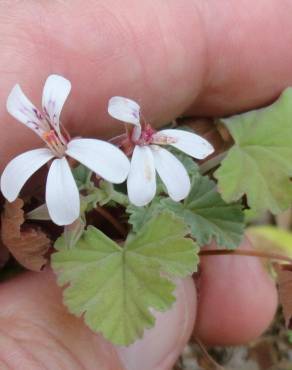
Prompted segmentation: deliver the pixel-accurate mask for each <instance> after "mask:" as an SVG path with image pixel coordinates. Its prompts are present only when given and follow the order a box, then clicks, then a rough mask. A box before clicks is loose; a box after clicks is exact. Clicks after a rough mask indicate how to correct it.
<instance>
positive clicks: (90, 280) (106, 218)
mask: <svg viewBox="0 0 292 370" xmlns="http://www.w3.org/2000/svg"><path fill="white" fill-rule="evenodd" d="M70 90H71V83H70V82H69V81H68V80H67V79H65V78H64V77H61V76H58V75H51V76H49V77H48V79H47V80H46V82H45V85H44V89H43V96H42V108H41V109H37V108H36V107H35V106H34V105H33V104H32V103H31V102H30V100H29V99H28V98H27V97H26V96H25V94H24V93H23V92H22V90H21V88H20V86H19V85H15V87H14V88H13V89H12V91H11V93H10V95H9V96H8V100H7V110H8V112H9V113H10V114H11V115H12V116H13V117H14V118H16V119H17V120H18V121H20V122H21V123H23V124H24V125H25V126H27V127H28V128H30V129H31V130H32V131H33V132H34V133H35V134H37V135H38V136H39V137H40V139H41V140H42V141H43V143H44V144H45V147H43V148H40V149H33V150H30V151H27V152H25V153H22V154H20V155H18V156H17V157H15V158H14V159H12V160H11V161H10V162H9V163H8V164H7V166H6V167H5V169H4V171H3V173H2V176H1V191H2V194H3V196H4V197H5V198H6V203H5V209H4V211H3V214H2V219H3V220H4V221H5V220H7V218H9V217H10V218H11V212H12V211H11V212H10V216H9V212H7V209H10V210H13V209H15V207H16V208H17V206H15V204H16V202H17V201H18V200H19V199H17V198H18V197H20V193H21V191H22V188H25V187H26V186H25V184H26V182H27V181H28V179H29V178H30V177H31V176H33V174H35V173H36V172H37V171H38V170H39V169H40V168H41V167H42V166H44V165H47V167H48V174H47V180H46V184H45V187H43V188H44V191H43V192H42V194H41V196H39V195H38V196H36V194H31V193H30V194H29V196H26V197H25V198H23V199H24V200H23V202H24V207H23V208H24V210H25V220H22V221H21V222H25V223H26V224H29V225H31V222H32V220H33V222H34V223H38V221H37V220H41V221H42V222H39V223H38V230H39V228H40V227H41V228H42V232H46V233H47V236H48V237H49V238H50V240H51V246H50V252H52V253H50V258H49V262H48V263H49V264H50V265H51V267H52V268H53V270H54V271H55V273H56V275H57V280H58V284H59V285H61V286H65V288H64V290H63V296H64V304H65V305H66V306H67V307H68V309H69V311H70V312H71V313H73V314H75V315H77V316H82V317H83V319H84V321H85V323H86V324H87V325H88V326H89V327H90V328H91V329H92V330H93V331H96V332H100V333H102V334H103V336H104V337H105V338H107V339H108V340H110V341H111V342H112V343H115V344H117V345H130V344H131V343H133V342H134V341H135V340H136V339H137V338H140V337H142V336H143V333H144V331H145V330H146V329H149V328H151V327H152V326H154V325H155V318H154V314H153V311H165V310H168V309H169V308H171V306H172V305H173V303H174V302H175V284H174V279H177V278H183V277H186V276H188V275H191V274H193V273H194V272H196V271H197V270H198V266H199V262H200V260H199V257H200V255H210V254H224V253H226V254H231V253H233V254H249V255H254V256H262V257H267V258H270V259H273V260H274V259H278V260H280V261H286V262H287V261H288V262H290V263H291V261H290V259H289V258H287V257H285V256H282V255H280V256H279V255H277V254H275V253H272V254H268V253H264V252H259V251H250V252H246V251H241V250H237V249H236V248H237V247H238V246H239V245H240V242H241V240H242V237H243V233H244V229H245V225H247V223H248V219H249V218H250V217H251V215H256V214H259V213H261V212H263V211H264V210H268V211H269V212H271V213H272V214H277V213H280V212H282V211H283V210H285V209H287V208H288V207H289V206H290V205H291V200H292V186H291V176H292V127H291V124H290V120H291V117H292V89H289V88H288V89H286V90H285V91H284V92H283V94H282V95H281V96H280V98H279V99H278V100H277V101H276V102H275V103H274V104H272V105H271V106H269V107H268V108H264V109H260V110H254V111H252V112H247V113H243V114H240V115H237V116H234V117H230V118H227V119H221V120H219V121H218V123H217V124H216V125H215V124H214V125H213V127H214V130H215V131H216V134H217V136H218V137H220V140H221V141H222V142H224V150H223V151H222V150H221V148H217V145H216V143H215V142H214V143H213V142H209V141H208V140H207V139H206V138H204V137H203V136H200V135H199V134H198V132H196V124H194V125H192V127H190V126H179V125H178V124H177V122H175V123H174V124H173V123H172V124H170V125H168V126H166V127H164V128H163V129H162V130H157V129H156V128H155V127H153V126H152V125H151V123H149V122H148V121H147V119H145V118H144V117H143V115H142V114H141V108H140V106H139V105H138V104H137V103H136V102H135V101H134V100H131V99H129V98H126V97H120V96H115V97H112V98H111V99H110V100H109V103H108V113H109V115H110V116H112V117H113V118H115V119H116V120H117V123H116V124H117V126H119V127H120V128H121V129H122V125H124V133H123V134H121V135H119V136H117V137H113V138H111V139H110V140H108V141H103V140H100V139H97V138H80V137H71V136H70V134H69V133H68V131H67V130H66V129H65V126H64V125H63V123H62V122H61V120H60V116H61V111H62V108H63V105H64V103H65V101H66V99H67V98H68V95H69V93H70ZM142 104H143V102H142ZM279 121H281V124H279ZM279 127H281V130H280V129H279ZM222 132H223V133H224V135H222ZM23 202H22V203H21V205H20V207H21V206H22V204H23ZM13 207H14V208H13ZM18 211H19V210H18ZM21 212H22V211H21ZM12 213H13V212H12ZM11 219H12V218H11ZM44 220H45V221H46V222H45V223H44V222H43V221H44ZM10 221H11V220H10ZM11 222H12V221H11ZM50 223H52V224H55V225H57V226H58V227H55V228H51V227H50V228H48V227H46V225H47V224H50ZM5 225H6V223H5V222H3V223H2V229H5V227H6V226H5ZM19 226H20V225H19ZM31 227H34V226H33V225H31ZM4 231H5V230H4ZM6 231H7V230H6ZM4 234H5V233H4V232H3V230H2V239H3V242H4V244H6V246H7V247H8V248H9V249H10V251H11V252H12V253H13V254H14V257H15V258H16V259H18V261H19V262H20V263H23V260H22V258H23V255H24V254H25V253H26V249H23V250H22V252H21V253H20V251H19V247H17V241H18V239H17V238H14V239H13V241H12V242H11V241H10V242H8V241H7V240H8V239H9V238H7V237H3V235H4ZM5 235H7V233H6V234H5ZM19 238H20V239H21V234H20V237H19ZM38 240H40V239H38ZM41 240H44V239H41ZM45 240H49V239H45ZM212 240H215V241H216V244H217V245H218V249H216V250H210V249H207V250H205V249H204V246H205V245H207V244H209V243H211V242H212ZM30 242H31V239H30ZM13 243H14V244H13ZM24 244H25V243H23V242H22V243H21V248H24V247H23V245H24ZM17 248H18V251H17V252H16V250H17ZM35 248H36V250H35V251H34V254H36V253H39V254H40V256H39V257H40V258H41V261H42V265H43V261H44V257H43V255H44V253H45V252H47V248H42V249H40V248H39V247H38V246H35ZM30 249H31V248H30ZM30 252H31V250H30ZM20 255H21V256H22V257H21V258H20V257H19V256H20ZM26 257H27V256H26ZM23 265H25V266H26V267H27V266H28V265H29V264H27V263H23ZM39 267H41V266H39Z"/></svg>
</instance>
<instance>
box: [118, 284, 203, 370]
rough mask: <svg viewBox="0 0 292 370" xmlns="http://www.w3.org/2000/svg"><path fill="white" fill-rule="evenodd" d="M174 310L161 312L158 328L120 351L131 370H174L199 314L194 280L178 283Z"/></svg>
mask: <svg viewBox="0 0 292 370" xmlns="http://www.w3.org/2000/svg"><path fill="white" fill-rule="evenodd" d="M176 298H177V300H176V302H175V304H174V305H173V307H172V309H171V310H169V311H167V312H164V313H157V314H156V315H155V316H156V325H155V327H154V328H153V329H151V330H147V331H146V332H145V334H144V337H143V338H142V339H140V340H138V341H136V342H135V343H134V344H132V345H131V346H130V347H127V348H125V347H120V348H118V349H117V351H118V353H119V355H120V358H121V360H122V362H123V364H124V366H125V368H126V369H127V370H137V369H139V370H150V369H151V370H170V369H172V367H173V365H174V363H175V361H176V360H177V358H178V357H179V355H180V354H181V353H182V350H183V348H184V346H185V345H186V343H187V342H188V340H189V337H190V336H191V333H192V330H193V326H194V321H195V315H196V306H197V299H196V291H195V286H194V283H193V280H192V278H190V277H189V278H186V279H184V280H179V281H178V282H177V289H176Z"/></svg>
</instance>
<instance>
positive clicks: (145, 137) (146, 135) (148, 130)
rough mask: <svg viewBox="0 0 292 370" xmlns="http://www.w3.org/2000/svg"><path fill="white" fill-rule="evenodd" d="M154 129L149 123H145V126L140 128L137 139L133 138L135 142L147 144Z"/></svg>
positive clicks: (149, 142)
mask: <svg viewBox="0 0 292 370" xmlns="http://www.w3.org/2000/svg"><path fill="white" fill-rule="evenodd" d="M155 132H156V131H155V130H154V129H153V128H152V127H151V126H150V125H149V124H146V125H145V128H143V129H142V131H141V135H140V137H139V139H138V140H135V141H134V142H135V144H138V145H149V144H151V142H152V138H153V135H154V134H155Z"/></svg>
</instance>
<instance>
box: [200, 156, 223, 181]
mask: <svg viewBox="0 0 292 370" xmlns="http://www.w3.org/2000/svg"><path fill="white" fill-rule="evenodd" d="M227 153H228V151H227V150H226V151H225V152H223V153H220V154H218V155H216V156H215V157H213V158H211V159H209V160H208V161H206V162H205V163H203V164H202V165H201V166H200V173H201V174H202V175H204V174H205V173H207V172H209V171H210V170H212V168H214V167H217V166H218V165H219V164H220V163H221V162H222V160H223V159H224V158H225V157H226V155H227Z"/></svg>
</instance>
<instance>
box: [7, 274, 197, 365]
mask: <svg viewBox="0 0 292 370" xmlns="http://www.w3.org/2000/svg"><path fill="white" fill-rule="evenodd" d="M176 296H177V303H175V304H174V305H173V307H172V309H171V310H169V311H167V312H165V313H159V314H156V326H155V328H154V329H151V330H148V331H147V332H146V333H145V335H144V337H143V339H141V340H139V341H137V342H136V343H135V344H133V345H132V346H130V347H128V348H115V347H114V346H113V345H111V344H110V343H109V342H108V341H106V340H105V339H103V337H102V336H101V335H99V334H96V333H93V332H92V331H90V330H89V329H88V327H86V326H85V325H84V322H83V320H82V319H78V318H76V317H75V316H73V315H71V314H70V313H68V310H67V309H66V307H64V305H63V304H62V295H61V290H60V289H59V288H58V287H57V285H56V282H55V277H54V275H53V274H52V273H51V272H49V271H45V272H42V273H24V274H22V275H20V276H18V277H17V278H14V279H12V280H10V281H8V282H5V283H3V284H1V286H0V301H1V311H0V328H1V331H0V368H1V369H4V368H7V367H8V368H9V369H11V370H14V369H17V370H18V369H19V368H20V367H21V368H22V369H29V370H39V369H43V368H46V369H48V370H55V369H70V370H77V369H80V368H84V369H89V370H92V369H100V370H122V368H123V366H122V365H121V361H122V362H123V365H124V369H126V370H137V369H139V370H169V369H171V368H172V366H173V364H174V363H175V361H176V359H177V357H178V356H179V354H180V353H181V351H182V349H183V347H184V345H185V344H186V342H187V341H188V339H189V336H190V335H191V332H192V329H193V325H194V319H195V312H196V295H195V287H194V284H193V282H192V279H191V278H188V279H185V280H183V281H178V282H177V289H176ZM20 307H21V309H19V308H20ZM118 354H119V355H118ZM119 356H120V358H121V361H120V359H119Z"/></svg>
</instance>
